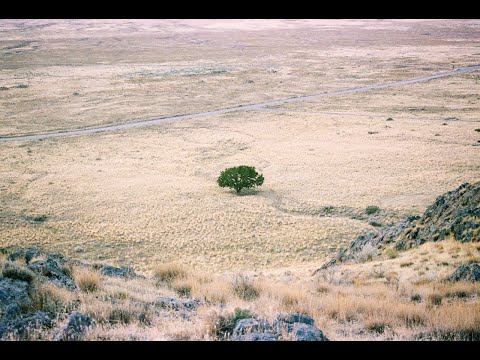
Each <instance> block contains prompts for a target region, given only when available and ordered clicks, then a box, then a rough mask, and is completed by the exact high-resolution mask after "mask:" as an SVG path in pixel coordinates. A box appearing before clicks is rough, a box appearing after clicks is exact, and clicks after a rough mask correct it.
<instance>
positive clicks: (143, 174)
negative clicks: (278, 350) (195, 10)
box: [0, 20, 480, 340]
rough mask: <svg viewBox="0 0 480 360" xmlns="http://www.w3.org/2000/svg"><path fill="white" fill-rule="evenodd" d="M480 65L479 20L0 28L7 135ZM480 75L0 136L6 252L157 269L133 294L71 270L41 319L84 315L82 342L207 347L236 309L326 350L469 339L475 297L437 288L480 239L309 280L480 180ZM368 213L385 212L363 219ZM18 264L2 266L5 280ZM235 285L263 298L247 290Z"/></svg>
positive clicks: (47, 291) (478, 310)
mask: <svg viewBox="0 0 480 360" xmlns="http://www.w3.org/2000/svg"><path fill="white" fill-rule="evenodd" d="M476 64H480V21H479V20H328V21H327V20H238V21H231V20H230V21H228V20H217V21H214V20H142V21H139V20H102V21H100V20H68V21H67V20H0V137H5V136H15V135H26V134H38V133H45V132H57V131H67V130H73V129H83V128H89V127H96V126H101V125H112V124H121V123H126V122H131V121H136V120H141V119H151V118H156V117H161V116H166V115H176V114H187V113H197V112H203V111H209V110H215V109H221V108H225V107H231V106H236V105H241V104H254V103H259V102H262V101H267V100H275V99H281V98H287V97H292V96H299V95H308V94H315V93H321V92H329V91H333V90H340V89H349V88H354V87H359V86H362V85H368V84H380V83H386V82H389V81H395V80H402V79H409V78H414V77H419V76H426V75H429V74H435V73H440V72H443V71H445V72H446V71H451V70H452V69H453V68H456V67H461V66H469V65H476ZM479 81H480V71H475V72H470V73H467V74H462V75H459V76H453V77H448V78H442V79H436V80H432V81H428V82H424V83H417V84H412V85H406V86H401V87H395V88H386V89H377V90H371V91H368V92H363V93H356V94H349V95H342V96H336V97H327V98H321V99H317V100H311V101H303V102H296V103H289V104H284V105H280V106H273V107H268V108H264V109H260V110H256V111H238V112H233V113H228V114H223V115H217V116H210V117H204V118H200V119H191V120H185V121H177V122H170V123H166V124H163V125H155V126H146V127H141V128H135V129H128V130H121V131H112V132H105V133H98V134H93V135H82V136H65V137H58V138H50V139H44V140H34V141H12V142H0V247H6V246H22V247H25V246H38V247H40V248H42V249H44V250H46V251H50V252H61V253H64V254H65V255H67V256H68V257H70V258H73V259H77V260H83V261H88V262H93V263H96V262H105V263H110V264H115V265H122V266H123V265H129V266H131V267H133V268H134V269H135V271H137V272H139V273H141V274H144V275H146V276H147V277H146V278H145V279H134V280H128V281H124V280H123V279H122V280H119V279H114V278H107V277H104V276H101V275H99V274H98V273H95V272H92V271H89V270H85V269H83V270H82V269H80V268H76V269H74V276H75V281H76V283H77V284H78V287H79V289H80V290H79V292H78V293H72V292H68V291H67V290H62V289H60V288H56V287H54V286H53V285H52V286H49V285H42V286H43V287H41V288H40V289H38V294H40V295H39V296H44V298H42V299H43V300H42V301H43V302H42V303H41V304H40V302H39V304H40V305H38V304H37V305H38V308H39V309H43V308H45V307H48V306H61V307H62V309H64V308H68V309H69V308H70V306H73V305H72V304H74V303H75V304H76V305H75V306H77V307H78V310H79V311H81V312H83V313H85V314H88V315H90V316H91V317H92V318H94V319H97V321H98V322H99V324H100V325H99V326H96V327H95V328H93V329H91V330H90V331H89V332H87V334H86V337H85V338H86V339H87V340H102V339H113V340H125V339H130V340H211V339H214V338H215V335H214V334H213V332H214V324H215V322H216V321H217V320H218V319H219V317H220V316H222V315H225V314H230V313H232V312H233V311H234V309H235V308H241V309H246V310H249V311H252V312H254V313H255V314H258V315H259V316H262V317H264V318H266V319H268V320H269V321H271V320H273V317H274V316H275V314H277V313H278V312H298V313H305V314H309V315H311V316H312V317H313V318H314V319H315V324H316V325H317V326H318V327H319V328H320V329H322V331H324V333H325V334H326V335H327V336H328V338H330V339H331V340H398V339H406V340H425V339H426V340H430V339H450V340H452V339H453V340H465V339H467V340H468V339H471V338H472V337H476V338H478V333H479V330H478V329H480V307H479V300H478V299H479V296H480V288H479V285H478V284H473V283H463V282H458V283H448V282H445V281H444V279H445V278H446V277H447V276H449V274H451V273H452V271H453V270H454V269H455V268H456V267H457V266H458V265H460V264H462V263H465V262H479V261H480V253H479V250H480V248H479V246H478V243H476V244H470V243H467V244H460V243H457V242H454V241H453V240H447V241H443V242H440V243H427V244H424V245H422V246H420V247H418V248H416V249H413V250H409V251H406V252H399V253H392V252H391V253H390V256H386V254H382V255H381V256H380V257H378V258H375V259H373V261H369V262H366V263H348V264H343V265H341V266H335V267H332V268H330V269H329V270H327V271H324V272H322V273H321V274H320V275H319V276H315V277H313V276H311V274H312V272H313V271H314V270H315V269H317V268H318V267H319V266H320V265H321V264H322V262H323V261H325V260H327V259H329V258H330V257H331V256H332V255H334V254H335V253H336V252H337V251H338V250H340V249H342V248H344V247H345V246H346V245H347V244H349V243H350V241H352V240H353V239H354V238H356V237H357V236H358V235H361V234H363V233H365V232H367V231H375V230H376V229H381V228H384V227H385V226H387V225H389V224H393V223H395V222H397V221H399V220H401V219H402V218H404V217H405V216H409V215H420V214H422V213H423V211H424V210H425V209H426V207H427V206H428V205H429V204H431V203H432V202H433V201H434V200H435V199H436V198H437V196H439V195H441V194H443V193H445V192H446V191H449V190H452V189H455V188H456V187H458V186H459V185H460V184H462V183H464V182H476V181H479V180H480V161H479V159H480V82H479ZM241 164H247V165H252V166H255V167H256V169H257V170H258V171H259V172H261V173H263V175H264V176H265V183H264V185H263V186H261V187H259V188H258V189H255V190H244V191H242V192H241V193H240V195H236V194H235V193H234V192H233V191H229V190H225V189H221V188H219V187H218V186H217V184H216V179H217V177H218V175H219V174H220V172H221V171H222V170H223V169H225V168H226V167H230V166H237V165H241ZM368 206H377V207H378V208H379V211H378V212H375V213H373V214H367V212H366V208H367V207H368ZM172 262H173V264H172ZM5 263H6V261H5V259H3V258H2V255H1V254H0V270H2V271H3V267H4V266H5V265H4V264H5ZM172 274H173V275H172ZM239 274H241V275H242V276H246V278H243V279H244V281H245V282H246V283H247V285H248V286H250V287H252V288H254V289H256V291H257V292H256V294H257V295H256V296H255V297H254V298H252V299H242V298H241V297H239V295H238V293H237V292H236V291H235V288H234V286H233V285H232V284H234V282H235V281H236V280H235V279H237V281H238V276H239ZM2 276H3V275H2ZM168 277H171V278H172V279H169V280H168V281H167V282H165V279H166V278H168ZM159 279H160V280H162V279H163V280H162V281H163V283H162V281H160V280H159ZM170 280H171V281H170ZM186 293H187V294H188V295H190V296H192V297H194V298H197V299H203V300H207V303H206V304H207V305H205V304H204V305H203V306H200V307H199V308H198V310H197V311H196V312H194V313H192V314H190V315H189V316H184V314H183V315H182V313H180V314H179V313H178V312H172V313H170V314H167V315H165V316H164V315H161V316H157V315H158V314H154V313H151V312H149V311H151V310H148V311H147V310H145V309H146V308H147V307H148V306H146V305H145V304H147V305H148V304H150V305H151V304H152V303H154V302H155V299H157V298H158V297H159V296H180V295H185V294H186ZM42 294H43V295H42ZM45 299H50V300H51V301H52V303H48V302H47V300H45ZM52 299H53V300H52ZM50 300H49V301H50ZM38 301H40V300H38ZM35 304H36V303H35ZM52 304H53V305H52ZM142 304H143V305H142ZM55 309H56V308H55ZM162 314H163V313H162ZM162 316H163V317H162ZM138 318H142V319H144V320H142V321H143V322H140V323H139V322H138V321H137V320H135V319H138ZM102 319H109V320H108V321H107V320H105V321H104V323H105V324H107V323H108V324H111V323H112V321H113V322H114V323H115V321H117V320H118V324H117V325H118V326H110V325H108V324H107V325H105V326H104V325H101V324H102ZM112 319H113V320H112ZM109 321H110V322H109ZM37 335H38V337H37V338H38V339H48V340H51V337H52V336H53V335H52V334H50V333H40V334H37ZM32 336H33V337H34V338H35V335H32Z"/></svg>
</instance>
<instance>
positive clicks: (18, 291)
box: [0, 278, 31, 320]
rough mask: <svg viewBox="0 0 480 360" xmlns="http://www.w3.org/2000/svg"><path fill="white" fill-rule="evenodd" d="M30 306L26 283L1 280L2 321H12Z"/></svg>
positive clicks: (0, 302)
mask: <svg viewBox="0 0 480 360" xmlns="http://www.w3.org/2000/svg"><path fill="white" fill-rule="evenodd" d="M30 304H31V300H30V297H29V295H28V283H27V282H26V281H21V280H14V279H10V278H0V319H2V320H5V319H10V318H12V317H14V316H15V315H17V314H18V313H19V312H20V308H25V307H28V306H29V305H30Z"/></svg>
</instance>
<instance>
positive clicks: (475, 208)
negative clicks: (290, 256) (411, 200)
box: [315, 182, 480, 273]
mask: <svg viewBox="0 0 480 360" xmlns="http://www.w3.org/2000/svg"><path fill="white" fill-rule="evenodd" d="M448 238H453V239H455V240H457V241H459V242H479V241H480V182H477V183H474V184H469V183H464V184H462V185H461V186H459V187H458V188H457V189H455V190H453V191H449V192H447V193H445V194H443V195H441V196H439V197H438V198H437V199H436V200H435V202H434V203H433V204H432V205H430V206H429V207H428V208H427V209H426V210H425V212H424V214H423V215H422V216H421V217H420V216H412V217H407V218H406V219H404V220H403V221H401V222H400V223H398V224H396V225H393V226H391V227H389V228H387V229H386V230H384V231H380V232H378V233H369V234H366V235H361V236H359V237H358V238H356V239H355V240H354V241H353V242H352V243H351V244H350V245H349V246H348V248H346V249H344V250H342V251H340V252H339V253H338V254H337V255H336V256H334V257H333V258H332V259H331V260H330V261H328V262H327V263H325V264H323V265H322V266H321V267H320V268H319V269H318V270H316V271H315V273H316V272H318V271H320V270H323V269H326V268H328V267H330V266H332V265H335V264H338V263H342V262H345V261H349V260H352V259H354V258H355V256H356V254H358V253H359V252H360V251H361V250H362V249H363V248H364V246H366V245H367V244H369V245H370V246H373V247H375V248H377V249H383V248H385V247H387V246H388V245H390V244H391V246H393V247H395V249H397V250H406V249H410V248H412V247H416V246H419V245H421V244H423V243H425V242H428V241H441V240H445V239H448Z"/></svg>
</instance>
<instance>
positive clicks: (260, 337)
mask: <svg viewBox="0 0 480 360" xmlns="http://www.w3.org/2000/svg"><path fill="white" fill-rule="evenodd" d="M232 341H277V337H276V336H275V335H274V334H272V333H250V334H245V335H239V336H234V337H232Z"/></svg>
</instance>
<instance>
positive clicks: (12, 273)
mask: <svg viewBox="0 0 480 360" xmlns="http://www.w3.org/2000/svg"><path fill="white" fill-rule="evenodd" d="M2 275H3V277H6V278H10V279H14V280H21V281H26V282H28V283H31V282H32V281H33V280H35V278H36V275H35V273H34V272H33V271H32V270H30V269H28V268H26V267H23V266H20V265H17V264H15V263H12V262H7V263H5V265H4V268H3V271H2Z"/></svg>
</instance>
